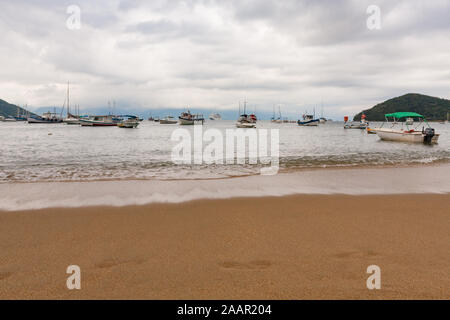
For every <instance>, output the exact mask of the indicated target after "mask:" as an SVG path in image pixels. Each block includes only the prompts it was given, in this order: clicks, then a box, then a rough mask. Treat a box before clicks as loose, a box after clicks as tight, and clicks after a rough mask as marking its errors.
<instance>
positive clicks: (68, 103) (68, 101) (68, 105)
mask: <svg viewBox="0 0 450 320" xmlns="http://www.w3.org/2000/svg"><path fill="white" fill-rule="evenodd" d="M69 113H70V100H69V81H67V118H69Z"/></svg>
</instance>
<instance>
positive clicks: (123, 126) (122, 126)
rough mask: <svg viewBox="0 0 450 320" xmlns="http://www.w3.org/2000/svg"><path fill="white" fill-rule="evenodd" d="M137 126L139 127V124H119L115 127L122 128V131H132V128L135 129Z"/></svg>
mask: <svg viewBox="0 0 450 320" xmlns="http://www.w3.org/2000/svg"><path fill="white" fill-rule="evenodd" d="M138 125H139V123H138V122H135V123H119V124H118V125H117V126H118V127H119V128H124V129H134V128H137V126H138Z"/></svg>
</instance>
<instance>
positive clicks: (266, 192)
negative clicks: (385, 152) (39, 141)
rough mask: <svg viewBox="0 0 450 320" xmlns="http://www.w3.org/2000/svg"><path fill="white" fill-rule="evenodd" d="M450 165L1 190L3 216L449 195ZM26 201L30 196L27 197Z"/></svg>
mask: <svg viewBox="0 0 450 320" xmlns="http://www.w3.org/2000/svg"><path fill="white" fill-rule="evenodd" d="M448 193H450V164H448V163H447V164H440V165H427V166H408V167H389V168H373V167H371V168H345V169H344V168H339V169H329V170H328V169H327V170H319V169H316V170H305V171H299V172H290V173H279V174H277V175H274V176H261V175H255V176H245V177H236V178H231V179H208V180H116V181H82V182H70V183H68V182H34V183H9V184H0V211H2V210H3V211H18V210H31V209H43V208H58V207H59V208H61V207H92V206H115V207H123V206H130V205H146V204H151V203H181V202H188V201H192V200H199V199H233V198H239V197H242V196H246V197H253V198H260V197H268V196H269V197H270V196H278V197H279V196H287V195H295V194H298V195H301V194H311V195H313V194H329V195H331V194H345V195H371V194H372V195H377V194H448ZM24 195H26V196H24Z"/></svg>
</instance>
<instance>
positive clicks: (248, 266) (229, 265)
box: [219, 260, 272, 270]
mask: <svg viewBox="0 0 450 320" xmlns="http://www.w3.org/2000/svg"><path fill="white" fill-rule="evenodd" d="M219 265H220V266H221V267H222V268H224V269H229V270H262V269H267V268H269V267H270V266H271V265H272V263H271V262H270V261H268V260H254V261H250V262H248V263H244V262H237V261H224V262H221V263H219Z"/></svg>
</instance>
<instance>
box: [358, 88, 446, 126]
mask: <svg viewBox="0 0 450 320" xmlns="http://www.w3.org/2000/svg"><path fill="white" fill-rule="evenodd" d="M402 111H408V112H416V113H419V114H421V115H423V116H425V117H426V119H427V120H445V119H447V113H448V112H450V100H446V99H441V98H436V97H430V96H425V95H423V94H418V93H408V94H405V95H403V96H401V97H397V98H393V99H390V100H387V101H385V102H383V103H380V104H377V105H376V106H374V107H373V108H371V109H368V110H364V111H363V112H361V113H358V114H357V115H356V116H355V117H354V118H353V120H354V121H359V120H360V119H361V115H362V114H363V113H364V114H365V115H366V117H367V119H368V120H369V121H384V119H385V118H384V115H385V114H387V113H393V112H402Z"/></svg>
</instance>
